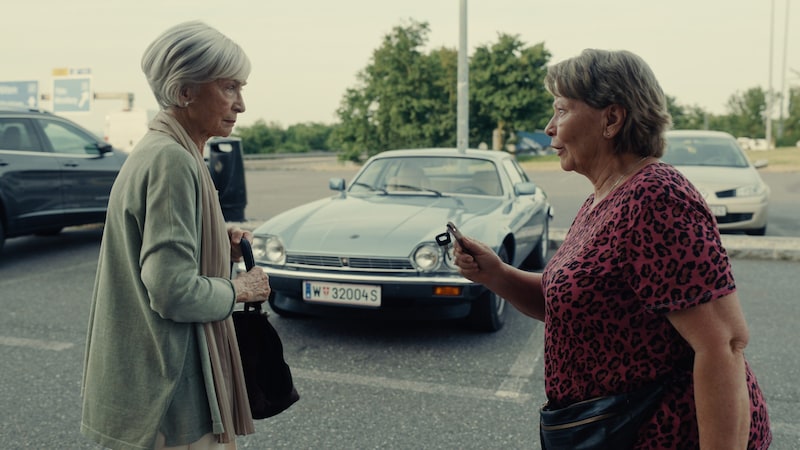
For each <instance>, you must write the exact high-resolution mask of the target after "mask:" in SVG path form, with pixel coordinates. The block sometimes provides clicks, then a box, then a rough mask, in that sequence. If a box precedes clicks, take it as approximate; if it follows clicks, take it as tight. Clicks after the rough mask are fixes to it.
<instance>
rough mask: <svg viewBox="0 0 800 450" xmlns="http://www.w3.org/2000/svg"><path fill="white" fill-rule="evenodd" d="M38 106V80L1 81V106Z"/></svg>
mask: <svg viewBox="0 0 800 450" xmlns="http://www.w3.org/2000/svg"><path fill="white" fill-rule="evenodd" d="M3 106H5V107H8V106H12V107H16V108H38V107H39V82H38V81H0V107H3Z"/></svg>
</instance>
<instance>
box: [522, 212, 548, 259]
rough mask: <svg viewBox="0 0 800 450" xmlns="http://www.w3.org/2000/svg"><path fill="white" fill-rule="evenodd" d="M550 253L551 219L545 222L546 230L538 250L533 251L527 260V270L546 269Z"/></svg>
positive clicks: (537, 247)
mask: <svg viewBox="0 0 800 450" xmlns="http://www.w3.org/2000/svg"><path fill="white" fill-rule="evenodd" d="M549 251H550V218H549V217H548V218H546V219H545V220H544V229H543V230H542V237H541V239H540V240H539V243H538V244H537V245H536V248H534V249H533V251H532V252H531V254H530V255H528V258H527V259H526V260H525V268H528V269H544V266H545V265H546V264H547V253H548V252H549Z"/></svg>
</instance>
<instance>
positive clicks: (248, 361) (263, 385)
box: [233, 238, 300, 419]
mask: <svg viewBox="0 0 800 450" xmlns="http://www.w3.org/2000/svg"><path fill="white" fill-rule="evenodd" d="M241 249H242V255H243V256H244V261H245V267H246V268H247V270H250V269H251V268H252V267H253V266H255V260H254V258H253V250H252V248H251V246H250V243H249V242H248V241H247V240H246V239H244V238H243V239H242V243H241ZM263 303H264V302H248V303H245V304H244V310H243V311H234V312H233V325H234V327H235V328H236V340H237V342H238V343H239V354H240V355H241V358H242V370H243V371H244V381H245V384H246V385H247V397H248V399H249V400H250V411H251V412H252V414H253V419H266V418H267V417H272V416H274V415H276V414H278V413H281V412H283V411H285V410H286V409H287V408H288V407H290V406H292V405H293V404H294V403H295V402H296V401H297V400H299V399H300V394H298V392H297V389H296V388H295V387H294V382H293V381H292V372H291V370H290V369H289V365H288V364H286V360H285V359H284V358H283V344H282V343H281V338H280V336H278V332H277V331H275V328H273V326H272V324H270V323H269V319H268V317H267V312H266V311H264V310H262V309H261V305H262V304H263Z"/></svg>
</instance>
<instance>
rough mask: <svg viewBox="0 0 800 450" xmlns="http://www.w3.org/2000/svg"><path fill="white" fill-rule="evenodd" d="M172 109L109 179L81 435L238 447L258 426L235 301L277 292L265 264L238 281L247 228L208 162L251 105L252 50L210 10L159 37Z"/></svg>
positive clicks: (161, 100)
mask: <svg viewBox="0 0 800 450" xmlns="http://www.w3.org/2000/svg"><path fill="white" fill-rule="evenodd" d="M142 70H143V71H144V73H145V75H146V77H147V81H148V82H149V84H150V87H151V88H152V90H153V93H154V94H155V97H156V99H157V101H158V104H159V105H160V107H161V111H160V112H159V113H158V114H157V115H156V116H155V118H154V119H153V121H152V122H151V123H150V125H149V130H148V132H147V134H146V135H145V136H144V137H143V138H142V139H141V140H140V141H139V143H138V144H137V145H136V147H135V148H134V149H133V151H132V152H131V154H130V156H129V157H128V159H127V161H126V162H125V164H124V166H123V167H122V169H121V171H120V173H119V175H118V177H117V179H116V181H115V183H114V187H113V188H112V190H111V197H110V199H109V203H108V214H107V217H106V222H105V228H104V231H103V239H102V244H101V247H100V257H99V261H98V267H97V275H96V279H95V284H94V292H93V296H92V302H91V311H90V319H89V330H88V336H87V342H86V354H85V362H84V377H83V384H82V397H83V416H82V421H81V431H82V433H83V434H85V435H86V436H88V437H89V438H91V439H93V440H94V441H96V442H98V443H100V444H101V445H103V446H106V447H109V448H115V449H117V448H119V449H142V448H167V447H169V448H173V447H177V448H186V449H188V448H192V449H197V448H220V449H222V448H235V436H236V435H244V434H249V433H253V431H254V426H253V419H252V417H251V414H250V406H249V403H248V399H247V391H246V387H245V383H244V378H243V373H242V368H241V360H240V357H239V349H238V345H237V342H236V335H235V330H234V328H233V324H232V320H231V313H232V311H233V309H234V305H235V304H236V303H237V302H251V301H263V300H266V299H267V297H268V296H269V293H270V287H269V279H268V277H267V275H266V274H265V273H264V272H263V271H262V270H261V269H260V268H258V267H256V268H254V269H253V270H251V271H249V272H247V273H243V274H240V275H239V276H238V277H236V278H235V279H234V280H231V279H230V273H231V263H232V261H237V260H240V259H241V256H242V255H241V252H240V250H239V245H238V244H239V243H240V241H241V239H242V237H248V232H243V231H242V230H239V229H237V228H235V227H230V228H228V227H227V226H226V224H225V220H224V218H223V216H222V211H221V208H220V205H219V201H218V198H217V193H216V189H215V188H214V184H213V181H212V180H211V177H210V174H209V172H208V169H207V168H206V165H205V162H204V160H203V154H202V151H203V148H204V146H205V142H206V140H208V139H209V138H210V137H213V136H229V135H230V133H231V132H232V131H233V127H234V124H235V123H236V118H237V116H238V114H240V113H242V112H244V110H245V105H244V101H243V99H242V92H241V91H242V87H243V86H244V84H245V83H246V80H247V77H248V75H249V73H250V61H249V59H248V58H247V56H246V55H245V53H244V51H243V50H242V49H241V48H240V47H239V46H238V45H237V44H236V43H234V42H233V41H231V40H230V39H229V38H227V37H226V36H225V35H223V34H221V33H220V32H219V31H217V30H215V29H214V28H211V27H209V26H208V25H206V24H204V23H201V22H187V23H182V24H179V25H177V26H174V27H172V28H170V29H168V30H167V31H165V32H164V33H163V34H161V35H160V36H159V37H158V38H156V40H155V41H154V42H153V43H152V44H150V46H149V47H148V48H147V49H146V51H145V53H144V56H143V58H142Z"/></svg>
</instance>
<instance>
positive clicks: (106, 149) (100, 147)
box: [84, 142, 111, 156]
mask: <svg viewBox="0 0 800 450" xmlns="http://www.w3.org/2000/svg"><path fill="white" fill-rule="evenodd" d="M84 148H85V149H86V150H87V151H92V150H94V151H97V156H103V155H104V154H106V153H110V152H111V144H108V143H105V142H103V143H100V142H95V143H94V144H87V145H86V147H84Z"/></svg>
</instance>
